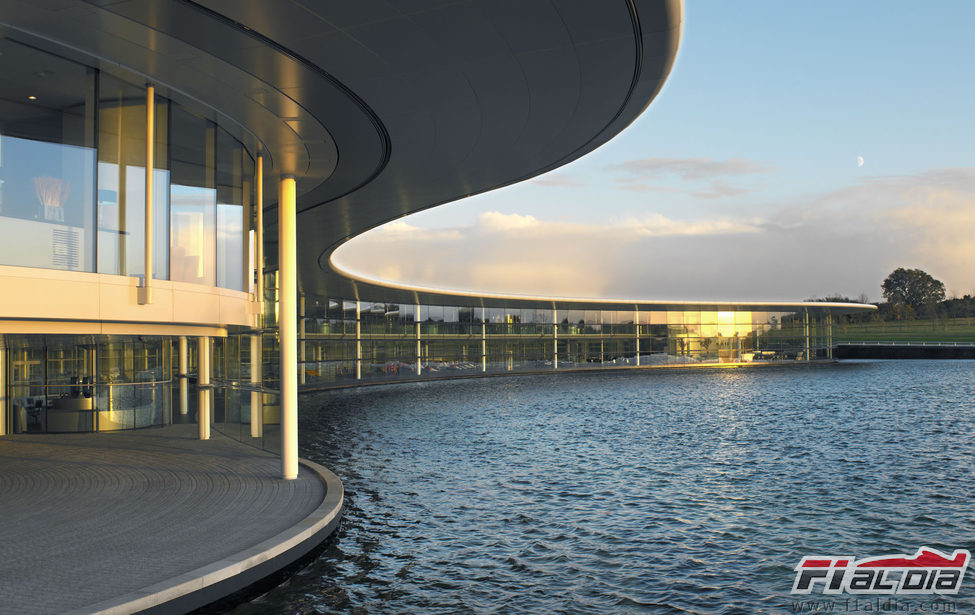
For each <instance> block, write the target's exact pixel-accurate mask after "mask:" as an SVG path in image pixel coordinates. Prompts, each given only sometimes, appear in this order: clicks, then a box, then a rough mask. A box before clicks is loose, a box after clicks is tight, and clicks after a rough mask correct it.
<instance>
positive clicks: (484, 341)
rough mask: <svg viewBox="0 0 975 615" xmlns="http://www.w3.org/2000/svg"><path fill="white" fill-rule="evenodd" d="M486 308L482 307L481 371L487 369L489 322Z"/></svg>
mask: <svg viewBox="0 0 975 615" xmlns="http://www.w3.org/2000/svg"><path fill="white" fill-rule="evenodd" d="M485 312H487V310H485V309H484V308H481V371H482V372H486V371H487V322H486V321H485V316H486V314H485Z"/></svg>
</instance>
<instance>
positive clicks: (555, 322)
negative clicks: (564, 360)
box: [552, 307, 559, 369]
mask: <svg viewBox="0 0 975 615" xmlns="http://www.w3.org/2000/svg"><path fill="white" fill-rule="evenodd" d="M558 368H559V311H558V310H557V309H555V308H554V307H553V308H552V369H558Z"/></svg>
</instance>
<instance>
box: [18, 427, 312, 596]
mask: <svg viewBox="0 0 975 615" xmlns="http://www.w3.org/2000/svg"><path fill="white" fill-rule="evenodd" d="M195 435H196V426H195V425H173V426H170V427H167V428H164V429H148V430H142V431H136V432H127V433H116V434H66V435H36V436H35V435H18V436H8V437H3V438H0V605H2V606H0V611H2V612H4V613H22V614H27V613H60V612H64V611H68V610H73V609H84V607H85V606H86V605H95V604H97V603H99V602H102V601H104V600H107V599H110V598H115V597H118V596H121V595H123V594H128V593H131V592H133V591H136V590H139V589H141V588H144V587H148V586H150V585H153V584H155V583H158V582H160V581H164V580H166V579H169V578H171V577H175V576H177V575H180V574H184V573H186V572H189V571H191V570H194V569H196V568H199V567H201V566H204V565H206V564H209V563H211V562H215V561H218V560H220V559H221V558H224V557H228V556H231V555H233V554H235V553H238V552H240V551H242V550H244V549H247V548H249V547H252V546H254V545H256V544H258V543H260V542H262V541H264V540H267V539H268V538H271V537H273V536H275V535H277V534H278V533H280V532H283V531H284V530H287V529H288V528H290V527H292V526H294V525H295V524H296V523H298V522H300V521H301V520H302V519H304V518H305V517H306V516H308V515H309V514H310V513H311V512H312V511H314V510H315V509H316V507H318V505H319V504H321V503H322V500H323V498H324V495H325V487H324V485H323V484H322V482H321V480H319V478H318V477H317V476H316V475H315V474H314V473H313V472H311V471H309V470H308V469H307V468H305V467H302V468H301V470H300V474H299V477H298V479H297V480H294V481H285V480H282V479H280V478H279V475H280V461H279V458H278V457H277V456H274V455H271V454H269V453H265V452H263V451H260V450H258V449H256V448H253V447H250V446H246V445H243V444H240V443H238V442H235V441H233V440H230V439H229V438H226V437H224V436H221V435H219V434H214V436H213V438H212V439H211V440H209V441H205V442H204V441H200V440H197V439H195Z"/></svg>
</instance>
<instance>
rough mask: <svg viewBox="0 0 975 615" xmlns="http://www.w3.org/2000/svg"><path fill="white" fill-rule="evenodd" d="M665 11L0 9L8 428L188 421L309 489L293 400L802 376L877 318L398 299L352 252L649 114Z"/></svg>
mask: <svg viewBox="0 0 975 615" xmlns="http://www.w3.org/2000/svg"><path fill="white" fill-rule="evenodd" d="M680 33H681V3H680V2H679V1H678V0H670V1H656V0H631V1H627V0H614V1H612V2H609V1H607V2H563V1H561V0H548V1H544V0H539V1H530V2H489V1H473V0H471V1H461V2H457V1H453V0H451V1H446V0H403V1H401V2H384V1H378V0H377V1H375V2H325V1H323V0H280V1H276V2H266V1H260V0H198V1H192V0H3V1H2V2H0V80H2V86H3V87H2V89H0V92H2V94H0V98H2V107H0V334H2V350H0V433H30V432H47V433H50V432H86V431H116V430H125V429H136V428H141V427H148V426H153V425H164V424H169V423H174V422H195V423H197V424H198V426H199V435H200V438H203V439H206V438H208V437H209V434H210V430H211V429H219V430H221V431H223V432H224V433H227V434H229V435H232V436H233V437H235V438H238V439H240V440H242V441H245V442H249V443H252V444H255V445H257V446H261V447H264V448H269V449H272V450H276V451H278V450H279V451H280V452H281V455H282V460H283V470H282V472H283V475H284V476H285V477H286V478H293V477H294V476H295V473H296V472H297V445H296V442H297V435H296V430H297V426H296V425H297V424H296V412H297V391H298V389H299V387H301V386H304V387H310V388H315V387H323V386H336V385H355V384H357V383H361V382H366V381H371V382H375V381H391V380H397V379H400V380H402V379H416V378H429V377H437V378H441V377H452V376H476V375H483V374H498V373H509V372H517V371H555V370H567V369H572V370H575V369H597V368H606V367H612V368H637V367H641V368H642V367H646V366H660V365H674V364H681V365H684V364H695V365H700V364H711V363H742V362H750V361H751V362H754V361H773V360H787V361H795V360H810V359H814V358H817V357H820V358H829V357H830V356H831V354H830V353H831V350H830V348H831V323H832V322H833V319H834V318H836V317H837V316H838V315H840V314H843V313H847V312H852V311H857V310H864V309H871V306H862V305H850V304H830V303H781V302H780V303H759V302H754V303H747V302H734V303H721V302H714V303H700V302H687V303H681V302H654V301H652V300H636V299H634V300H632V301H606V300H586V299H572V298H553V297H522V296H503V295H477V294H471V293H461V292H450V291H449V290H448V291H444V290H436V289H428V288H419V287H409V286H398V287H391V286H388V285H383V284H380V283H378V282H376V281H373V280H369V279H364V278H361V277H357V276H354V275H351V274H348V273H346V272H343V271H342V270H340V269H339V268H337V267H336V266H335V265H334V264H333V263H332V260H331V255H332V254H333V252H334V251H335V250H336V248H337V247H338V246H340V245H341V244H343V243H344V242H346V241H348V240H349V239H351V238H352V237H355V236H356V235H357V234H360V233H362V232H364V231H365V230H368V229H370V228H373V227H375V226H377V225H380V224H383V223H385V222H387V221H390V220H394V219H397V218H400V217H402V216H406V215H408V214H410V213H413V212H417V211H420V210H423V209H426V208H430V207H434V206H436V205H438V204H442V203H446V202H449V201H454V200H457V199H461V198H464V197H467V196H470V195H473V194H477V193H480V192H484V191H487V190H492V189H495V188H498V187H501V186H505V185H508V184H512V183H515V182H518V181H522V180H525V179H528V178H531V177H534V176H537V175H539V174H542V173H545V172H547V171H549V170H552V169H555V168H557V167H559V166H560V165H563V164H565V163H567V162H570V161H572V160H575V159H577V158H579V157H580V156H583V155H585V154H586V153H588V152H590V151H592V150H594V149H595V148H597V147H598V146H600V145H601V144H603V143H605V142H606V141H608V140H609V139H611V138H612V137H613V136H615V135H616V134H618V133H619V132H620V131H622V130H623V129H624V128H625V127H626V126H627V125H628V124H629V123H630V122H632V121H633V120H634V119H635V118H636V117H637V116H639V115H640V113H641V112H642V111H643V110H644V109H646V107H647V106H648V105H649V104H650V103H651V101H652V100H653V98H654V97H655V96H656V94H657V93H658V92H659V91H660V89H661V87H662V85H663V83H664V80H665V79H666V78H667V76H668V74H669V72H670V70H671V67H672V66H673V63H674V59H675V55H676V53H677V47H678V43H679V40H680Z"/></svg>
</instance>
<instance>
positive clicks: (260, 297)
mask: <svg viewBox="0 0 975 615" xmlns="http://www.w3.org/2000/svg"><path fill="white" fill-rule="evenodd" d="M255 162H256V166H257V168H256V169H255V172H254V207H255V208H256V210H257V211H255V212H254V215H255V220H254V270H255V271H254V276H255V278H256V279H255V280H254V300H255V301H257V323H256V326H257V328H258V329H260V328H261V327H263V326H264V156H263V155H261V154H258V155H257V160H256V161H255Z"/></svg>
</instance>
